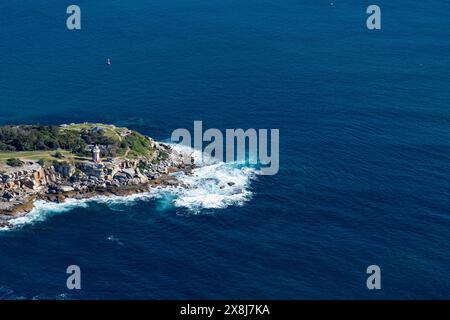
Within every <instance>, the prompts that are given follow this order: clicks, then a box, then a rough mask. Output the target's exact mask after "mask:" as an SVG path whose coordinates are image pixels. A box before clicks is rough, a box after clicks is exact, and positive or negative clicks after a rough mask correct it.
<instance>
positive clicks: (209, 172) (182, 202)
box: [0, 145, 258, 231]
mask: <svg viewBox="0 0 450 320" xmlns="http://www.w3.org/2000/svg"><path fill="white" fill-rule="evenodd" d="M172 147H173V148H174V149H175V150H177V151H178V152H180V153H188V154H190V155H192V156H193V158H194V160H195V163H196V164H197V165H199V166H200V165H201V166H200V167H198V168H196V169H194V170H193V173H192V175H186V174H184V173H174V174H173V175H174V176H175V178H176V179H177V180H179V181H180V183H181V185H182V187H167V188H153V189H151V190H150V191H149V192H146V193H140V194H134V195H130V196H107V197H106V196H98V197H93V198H89V199H81V200H79V199H67V200H66V201H65V202H64V203H53V202H45V201H36V203H35V208H34V209H33V210H32V211H31V212H30V213H28V214H27V215H25V216H22V217H18V218H15V219H11V220H9V222H10V224H11V225H12V226H13V227H21V226H24V225H27V224H30V223H35V222H40V221H44V220H46V219H47V218H48V217H49V216H52V215H56V214H60V213H64V212H68V211H70V210H72V209H75V208H87V207H88V206H89V205H90V203H102V204H104V205H107V206H108V208H110V209H111V210H113V211H126V210H127V207H130V206H133V205H134V204H135V203H136V202H137V201H149V200H154V199H161V201H163V200H164V199H166V200H167V199H168V203H165V205H164V207H165V208H167V207H177V208H184V209H186V210H187V213H191V214H199V213H202V210H203V209H223V208H226V207H229V206H242V205H243V204H244V203H245V202H247V201H249V200H250V199H251V197H252V192H251V189H250V187H251V186H250V184H251V181H252V180H253V179H255V177H256V176H257V175H258V170H257V169H255V168H251V167H248V166H245V165H244V164H240V163H224V162H219V161H214V159H210V158H209V159H205V158H204V159H202V158H201V153H200V152H199V151H196V150H194V149H191V148H188V147H185V146H180V145H173V146H172ZM1 230H10V228H8V227H5V228H3V229H2V228H0V231H1Z"/></svg>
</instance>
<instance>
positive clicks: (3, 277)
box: [0, 0, 450, 299]
mask: <svg viewBox="0 0 450 320" xmlns="http://www.w3.org/2000/svg"><path fill="white" fill-rule="evenodd" d="M70 4H77V5H79V6H80V7H81V12H82V22H81V23H82V29H81V30H79V31H69V30H67V28H66V18H67V16H68V15H67V14H66V8H67V6H68V5H70ZM370 4H373V3H372V2H369V1H340V0H335V1H334V5H333V6H331V5H330V1H317V0H314V1H313V0H306V1H303V0H277V1H275V0H227V1H223V0H221V1H219V0H152V1H146V0H127V1H125V0H108V1H106V0H97V1H86V0H76V1H71V2H68V1H59V0H58V1H57V0H46V1H35V0H21V1H2V2H1V3H0V74H1V77H0V124H22V123H25V124H32V123H40V124H61V123H70V122H84V121H89V122H104V123H112V124H115V125H118V126H127V127H129V128H131V129H134V130H139V131H141V132H142V133H145V134H148V135H150V136H152V137H154V138H155V139H157V140H160V141H167V140H168V139H169V137H170V135H171V133H172V131H173V130H175V129H177V128H188V129H192V127H193V121H194V120H202V121H203V125H204V127H205V128H219V129H226V128H244V129H247V128H267V129H271V128H279V129H280V170H279V173H278V174H277V175H275V176H261V175H257V176H252V177H250V176H247V175H245V174H244V173H242V172H240V174H242V175H243V176H242V177H241V176H239V177H237V178H236V177H235V178H236V179H241V178H242V179H244V185H245V190H244V191H245V197H244V198H245V199H240V200H239V201H233V199H231V201H228V202H223V203H217V207H216V208H212V207H211V206H205V207H204V208H203V207H201V203H200V208H198V207H197V209H196V210H192V208H190V207H189V206H185V205H180V204H179V203H178V205H177V200H180V199H179V198H177V196H176V195H160V196H158V197H154V198H152V197H147V198H146V197H144V198H136V199H122V200H121V199H114V201H112V200H111V201H105V200H104V199H103V200H102V201H90V202H86V203H80V204H70V205H65V206H64V205H63V206H56V207H55V206H50V205H45V204H41V205H40V208H38V209H37V210H36V212H35V213H34V214H35V219H34V220H32V221H29V222H28V223H23V224H22V225H20V226H18V227H17V228H14V229H12V230H9V231H0V298H2V299H23V298H26V299H110V298H113V299H239V298H248V299H319V298H324V299H349V298H356V299H383V298H384V299H392V298H402V299H403V298H405V299H429V298H439V299H442V298H447V299H448V298H450V197H449V195H450V192H449V188H450V166H449V163H450V90H449V89H450V86H449V85H450V18H449V15H450V3H449V2H448V1H405V0H398V1H377V3H376V4H378V5H379V6H380V7H381V10H382V29H381V30H378V31H369V30H368V29H367V28H366V18H367V17H368V15H367V14H366V8H367V6H368V5H370ZM108 57H109V58H111V60H112V65H111V66H107V65H106V63H105V61H106V59H107V58H108ZM221 173H222V174H223V173H224V172H221ZM209 174H211V175H214V172H210V173H209ZM220 201H221V200H218V202H220ZM213 207H214V206H213ZM73 264H76V265H79V266H80V268H81V273H82V278H81V279H82V280H81V285H82V289H81V290H72V291H71V290H68V289H67V288H66V279H67V277H68V275H67V274H66V268H67V266H69V265H73ZM372 264H376V265H379V266H380V268H381V283H382V289H381V290H368V289H367V287H366V279H367V277H368V275H367V274H366V268H367V267H368V266H369V265H372Z"/></svg>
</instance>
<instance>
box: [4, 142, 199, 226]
mask: <svg viewBox="0 0 450 320" xmlns="http://www.w3.org/2000/svg"><path fill="white" fill-rule="evenodd" d="M156 148H157V150H158V151H161V154H162V152H164V155H165V157H164V159H160V158H158V153H156V154H155V157H154V158H153V159H147V158H137V159H126V158H120V157H117V158H109V159H106V160H104V161H102V162H100V163H96V162H93V161H88V160H85V161H78V162H77V163H72V164H70V163H65V162H62V163H52V164H50V165H45V164H44V165H41V164H39V163H38V162H37V161H31V160H27V161H24V164H23V165H22V166H21V167H18V168H15V167H10V168H6V169H5V168H2V171H1V172H0V227H2V226H5V225H8V220H10V219H11V218H14V217H17V216H21V215H24V214H26V213H28V212H30V211H31V210H32V209H33V203H34V201H35V200H37V199H41V200H46V201H53V202H63V201H64V200H65V199H67V198H88V197H93V196H97V195H119V196H125V195H130V194H134V193H139V192H146V191H148V190H149V188H151V187H156V186H162V187H164V186H174V185H177V180H176V179H175V178H174V177H173V174H174V173H176V172H179V171H183V172H184V173H186V174H189V173H190V172H191V171H192V169H193V166H194V165H193V161H191V163H190V164H185V162H184V161H183V156H182V155H181V154H179V153H178V152H176V151H175V150H174V149H172V148H171V147H169V146H167V145H163V144H157V145H156Z"/></svg>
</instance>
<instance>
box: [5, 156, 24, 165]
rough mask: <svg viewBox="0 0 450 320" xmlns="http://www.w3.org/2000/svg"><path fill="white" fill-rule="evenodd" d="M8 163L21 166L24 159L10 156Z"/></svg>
mask: <svg viewBox="0 0 450 320" xmlns="http://www.w3.org/2000/svg"><path fill="white" fill-rule="evenodd" d="M6 164H7V165H8V166H11V167H21V166H23V161H21V160H19V159H17V158H9V159H8V160H6Z"/></svg>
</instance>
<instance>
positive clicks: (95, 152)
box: [92, 145, 102, 163]
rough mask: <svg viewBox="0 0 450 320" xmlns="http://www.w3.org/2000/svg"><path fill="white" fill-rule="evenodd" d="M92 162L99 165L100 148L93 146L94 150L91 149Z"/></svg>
mask: <svg viewBox="0 0 450 320" xmlns="http://www.w3.org/2000/svg"><path fill="white" fill-rule="evenodd" d="M92 161H94V162H95V163H100V162H102V160H101V159H100V148H99V147H98V145H95V147H94V148H92Z"/></svg>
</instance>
